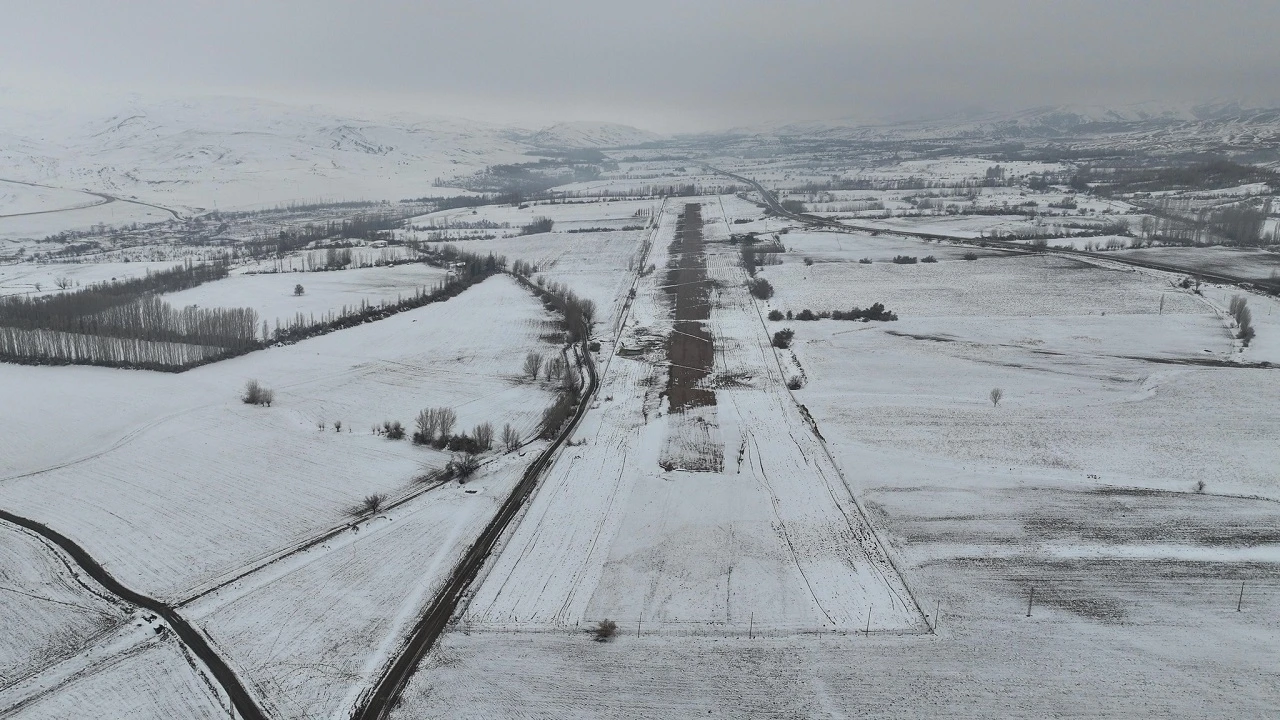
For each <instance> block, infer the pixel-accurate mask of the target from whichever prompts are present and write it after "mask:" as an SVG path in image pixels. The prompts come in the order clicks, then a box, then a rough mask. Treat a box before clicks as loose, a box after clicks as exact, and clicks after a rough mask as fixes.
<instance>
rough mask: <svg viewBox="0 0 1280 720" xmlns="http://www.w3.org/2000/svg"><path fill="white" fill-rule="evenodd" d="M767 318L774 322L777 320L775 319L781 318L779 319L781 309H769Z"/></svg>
mask: <svg viewBox="0 0 1280 720" xmlns="http://www.w3.org/2000/svg"><path fill="white" fill-rule="evenodd" d="M769 319H770V320H772V321H774V322H777V321H779V320H781V319H782V311H781V310H770V311H769Z"/></svg>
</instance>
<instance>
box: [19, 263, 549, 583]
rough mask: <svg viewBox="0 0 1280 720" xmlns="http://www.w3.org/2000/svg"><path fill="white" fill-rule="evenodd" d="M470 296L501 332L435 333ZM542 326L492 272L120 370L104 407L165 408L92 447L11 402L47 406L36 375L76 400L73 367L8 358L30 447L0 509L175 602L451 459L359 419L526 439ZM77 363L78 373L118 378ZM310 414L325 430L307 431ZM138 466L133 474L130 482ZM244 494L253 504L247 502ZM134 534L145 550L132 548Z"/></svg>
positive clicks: (312, 423) (535, 403)
mask: <svg viewBox="0 0 1280 720" xmlns="http://www.w3.org/2000/svg"><path fill="white" fill-rule="evenodd" d="M469 303H478V305H477V306H476V308H483V310H481V311H480V313H481V314H480V315H477V314H476V313H475V312H471V313H469V314H470V318H471V319H472V320H473V321H477V322H484V319H483V315H484V314H489V316H490V318H491V321H492V322H495V323H496V322H498V321H499V318H501V320H502V322H504V323H505V324H506V326H507V327H508V328H509V332H506V333H503V334H502V335H491V336H483V335H466V336H464V337H465V338H466V339H462V338H458V337H454V341H453V342H451V343H449V344H447V345H446V344H443V343H439V342H435V343H433V342H432V339H433V338H438V337H440V334H441V333H452V335H454V336H456V332H453V331H452V330H451V329H452V328H455V327H456V326H455V325H454V323H456V322H457V319H456V317H454V316H455V314H456V313H457V312H458V311H457V308H458V307H460V306H463V305H465V304H469ZM549 319H550V317H549V315H548V314H547V313H546V312H545V311H544V310H543V309H542V308H541V306H540V305H538V303H537V302H536V301H535V299H534V298H533V297H532V295H531V294H529V293H528V291H526V290H524V289H522V288H520V287H518V286H516V285H515V284H514V283H513V282H512V281H510V280H507V279H505V278H497V279H494V280H491V281H489V282H487V283H483V284H481V285H479V286H477V287H475V288H473V289H472V290H471V291H470V293H468V294H464V295H463V296H461V297H459V298H455V299H453V300H450V301H448V302H445V303H439V304H433V305H429V306H426V307H424V308H421V309H419V310H414V311H410V312H406V313H401V314H399V315H396V316H394V317H392V318H390V319H388V320H385V321H382V322H379V323H374V324H370V325H364V326H361V327H358V328H353V329H352V330H350V331H348V332H343V333H336V334H331V335H326V336H322V337H319V338H314V339H311V340H308V341H304V342H301V343H298V344H296V345H291V346H289V347H284V348H272V349H268V350H265V351H260V352H257V353H253V354H250V355H247V356H244V357H241V358H236V359H234V360H230V361H226V362H222V363H218V364H216V365H211V366H205V367H202V368H197V369H195V370H192V371H188V372H187V373H183V374H181V375H165V374H151V373H131V374H128V375H130V377H129V380H131V381H137V382H136V383H133V382H130V383H120V384H117V385H115V386H114V389H115V390H116V392H121V393H123V394H122V395H118V396H116V397H115V398H114V399H112V398H111V396H110V394H109V393H104V394H103V396H102V397H101V399H100V400H99V401H100V402H103V403H106V404H119V405H125V406H128V405H130V404H150V403H153V402H154V401H153V400H151V399H150V398H152V397H156V398H158V399H160V400H161V402H160V403H159V404H158V406H157V405H155V404H150V407H149V408H148V410H147V411H146V415H147V416H149V417H148V420H146V421H144V422H142V423H139V424H132V423H129V424H122V425H119V426H117V427H116V429H115V432H114V435H115V437H114V438H113V439H106V438H105V437H104V435H106V433H102V432H95V435H96V437H98V438H102V440H98V441H97V442H90V443H86V442H83V440H82V439H81V438H77V437H76V436H75V435H72V434H69V433H67V432H65V431H64V432H63V433H55V432H52V430H51V426H53V425H54V424H56V423H57V422H58V418H57V417H56V416H47V417H46V419H45V420H43V421H32V420H31V419H30V418H32V417H36V416H37V415H38V414H36V413H30V414H28V413H27V412H24V411H23V407H24V406H27V407H30V406H33V405H38V404H40V403H42V402H44V401H45V399H46V396H45V395H44V393H43V392H42V387H44V386H46V385H45V384H48V383H54V382H56V383H58V384H59V386H60V388H61V390H62V391H63V392H67V393H68V394H72V395H74V394H75V393H74V388H72V387H68V385H69V384H70V383H71V382H73V381H74V380H73V378H72V377H69V375H68V373H65V372H62V369H60V368H31V367H14V366H5V367H3V368H0V370H3V373H4V376H3V382H4V384H5V385H6V387H7V390H6V397H8V398H11V400H10V402H11V403H14V404H15V405H11V407H15V406H16V409H17V412H13V413H7V414H6V415H5V417H4V420H3V422H4V423H5V426H6V427H5V428H4V431H5V432H6V433H7V434H8V436H9V437H11V438H14V439H16V440H17V441H18V442H20V443H24V444H26V445H29V446H30V447H32V448H33V449H34V450H36V452H32V453H30V454H28V455H26V456H25V457H24V458H22V460H23V461H25V463H24V465H25V466H18V467H12V468H7V469H6V476H5V478H4V479H3V480H2V481H0V498H3V502H4V503H5V507H6V508H8V509H10V510H11V511H13V512H17V513H20V514H24V515H26V516H28V517H33V518H36V519H40V518H44V519H46V520H47V521H48V522H49V523H50V524H51V525H53V526H54V527H55V528H59V527H60V526H65V528H64V529H65V534H67V535H69V536H71V537H73V538H76V539H79V540H81V541H83V542H84V544H85V545H87V546H88V547H91V548H93V549H94V551H95V552H96V553H97V554H98V555H99V556H101V557H102V558H103V563H104V564H105V565H106V566H107V567H108V568H110V569H112V571H113V572H115V573H116V574H117V576H118V577H120V578H121V579H122V580H126V581H127V582H129V583H131V584H134V585H136V586H138V587H141V588H145V589H146V590H148V591H150V592H152V593H155V594H157V595H160V596H162V597H169V598H174V599H177V598H180V597H182V596H184V595H185V594H186V593H189V592H191V591H192V590H194V589H195V588H198V587H199V586H202V585H204V584H207V583H210V582H216V581H217V579H218V578H220V577H224V576H226V575H228V574H234V572H235V571H236V569H237V568H240V567H243V566H244V565H245V564H247V563H250V562H253V561H255V560H256V559H258V558H261V557H263V556H264V555H270V554H271V553H272V552H275V551H277V550H279V549H282V548H286V547H288V546H290V545H291V544H293V543H296V542H297V541H299V540H300V539H302V538H305V537H307V536H309V535H311V534H314V533H316V532H317V531H319V530H322V529H327V528H329V527H332V526H333V525H336V524H340V523H342V522H343V518H344V516H346V515H347V513H348V510H349V509H350V508H351V507H352V506H354V505H355V504H357V503H358V502H359V500H360V498H361V497H363V496H364V495H366V494H369V493H376V492H382V493H389V494H393V495H394V494H395V493H396V492H397V491H403V489H405V488H408V487H412V482H413V481H412V478H413V477H415V476H416V475H419V474H422V473H423V472H426V471H429V470H431V469H433V468H439V467H442V466H443V465H444V462H445V461H446V460H447V459H448V455H447V454H446V453H441V452H437V451H434V450H429V449H421V448H414V447H412V446H411V445H410V444H409V443H407V442H393V441H389V440H386V439H384V438H382V437H379V436H377V435H373V434H371V433H370V426H372V425H375V424H381V423H382V422H383V421H384V420H390V419H399V420H401V422H404V423H410V422H411V420H412V417H413V416H414V415H416V413H417V411H418V410H420V409H421V408H423V407H428V406H449V407H453V408H455V409H456V411H457V415H458V424H459V428H460V429H461V428H470V427H472V426H473V425H475V424H477V423H480V422H495V423H498V425H499V426H501V424H502V423H504V422H510V423H511V424H513V425H514V426H516V427H517V428H519V429H520V430H521V431H522V433H523V434H524V435H525V436H526V437H528V436H529V435H530V434H531V433H532V430H533V428H534V426H535V425H536V423H537V419H538V417H539V416H540V414H541V412H542V409H543V408H544V407H545V406H546V405H548V404H550V402H551V392H550V391H549V390H546V389H543V388H542V387H540V386H539V385H537V384H530V383H523V382H520V381H519V380H518V379H517V374H518V372H519V367H518V363H519V361H518V359H517V358H516V357H515V354H516V353H517V352H520V353H522V352H523V351H525V350H526V349H528V348H531V347H537V346H539V345H540V344H542V343H543V341H542V340H541V339H540V336H541V335H542V334H543V333H544V332H545V331H544V329H543V324H544V323H547V322H548V321H549ZM74 371H75V375H77V376H79V378H80V381H81V382H83V383H86V384H92V383H94V382H95V380H96V379H101V378H103V377H104V376H108V375H115V374H120V373H115V372H114V371H111V370H102V369H96V368H95V369H90V368H75V369H74ZM246 378H257V379H259V380H261V381H262V382H263V383H264V384H265V385H267V386H268V387H273V388H275V389H276V391H277V393H278V399H277V403H276V406H274V407H272V408H257V407H253V406H249V405H245V404H243V403H241V402H240V401H239V399H238V393H239V390H240V388H241V386H242V385H243V383H244V381H245V379H246ZM73 407H74V406H70V407H66V406H64V411H66V412H70V411H71V408H73ZM139 414H143V413H139ZM129 415H130V413H125V415H124V417H125V418H128V417H129ZM135 417H136V416H135ZM335 420H340V421H343V422H344V423H345V426H346V427H345V428H344V431H343V432H342V433H335V432H333V430H332V427H331V426H332V423H333V422H334V421H335ZM321 421H326V423H327V425H326V427H327V431H321V430H319V429H318V427H317V424H318V423H319V422H321ZM44 423H47V424H44ZM42 445H45V446H46V449H45V451H44V452H40V448H41V446H42ZM231 448H234V451H231V452H229V449H231ZM282 448H289V455H287V456H286V457H289V458H291V459H290V461H289V462H283V461H281V460H276V461H274V462H272V463H270V464H263V463H258V462H253V461H252V459H253V458H261V457H276V458H279V457H280V452H281V449H282ZM148 458H149V460H148ZM11 462H12V461H11ZM157 463H159V464H157ZM139 468H146V471H145V473H144V475H143V478H144V479H143V480H142V481H139V480H138V479H136V478H137V471H138V469H139ZM245 497H255V498H257V500H256V502H254V503H245V502H243V499H244V498H245ZM103 498H106V499H107V502H105V503H104V502H103ZM197 519H198V522H197ZM143 538H145V542H146V543H147V544H149V545H151V546H153V547H155V548H156V549H157V552H153V553H148V554H146V555H139V554H138V553H136V552H134V550H133V548H135V547H137V545H138V543H139V542H142V541H143ZM230 539H236V541H235V542H228V540H230Z"/></svg>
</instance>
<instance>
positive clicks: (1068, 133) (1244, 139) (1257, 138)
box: [726, 102, 1280, 149]
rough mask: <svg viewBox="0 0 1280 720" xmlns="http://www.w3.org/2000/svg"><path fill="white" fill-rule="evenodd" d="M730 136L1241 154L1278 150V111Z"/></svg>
mask: <svg viewBox="0 0 1280 720" xmlns="http://www.w3.org/2000/svg"><path fill="white" fill-rule="evenodd" d="M726 134H728V135H730V136H753V135H763V136H770V137H804V138H813V139H832V140H865V141H891V140H904V141H905V140H931V139H936V140H986V141H1002V140H1024V141H1037V140H1050V139H1073V138H1095V139H1103V140H1105V139H1106V138H1108V137H1113V138H1116V139H1123V140H1126V141H1129V142H1134V141H1147V142H1152V143H1157V144H1158V143H1162V142H1163V143H1177V142H1185V143H1189V145H1188V149H1191V148H1199V147H1202V146H1204V145H1206V144H1226V145H1229V146H1237V147H1241V148H1248V147H1263V146H1265V147H1274V146H1276V145H1280V109H1277V108H1258V107H1248V106H1245V105H1242V104H1241V103H1239V102H1217V103H1207V104H1198V105H1197V104H1189V105H1168V104H1160V103H1142V104H1137V105H1128V106H1122V107H1100V106H1067V105H1064V106H1046V107H1037V108H1030V109H1027V110H1020V111H1016V112H968V113H957V114H952V115H948V116H943V117H938V118H931V119H927V120H911V121H903V122H884V121H857V120H837V121H831V122H808V123H783V124H774V125H765V126H758V127H744V128H735V129H733V130H730V131H729V132H728V133H726Z"/></svg>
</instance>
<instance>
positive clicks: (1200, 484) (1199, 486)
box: [1196, 480, 1204, 493]
mask: <svg viewBox="0 0 1280 720" xmlns="http://www.w3.org/2000/svg"><path fill="white" fill-rule="evenodd" d="M1196 492H1198V493H1203V492H1204V481H1203V480H1197V481H1196Z"/></svg>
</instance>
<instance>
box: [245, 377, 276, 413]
mask: <svg viewBox="0 0 1280 720" xmlns="http://www.w3.org/2000/svg"><path fill="white" fill-rule="evenodd" d="M275 399H276V393H275V391H274V390H272V389H270V388H267V387H263V386H262V383H260V382H258V381H257V380H250V381H248V382H246V383H245V384H244V394H242V395H241V396H240V400H241V401H242V402H244V403H245V404H246V405H265V406H267V407H271V403H273V402H275Z"/></svg>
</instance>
